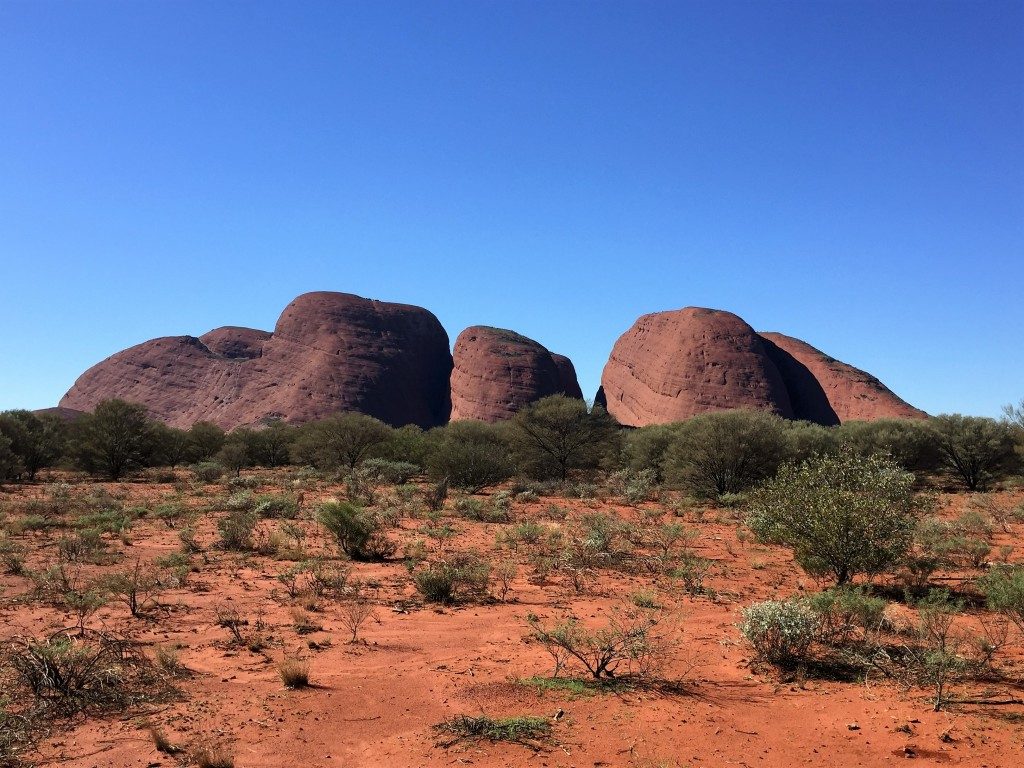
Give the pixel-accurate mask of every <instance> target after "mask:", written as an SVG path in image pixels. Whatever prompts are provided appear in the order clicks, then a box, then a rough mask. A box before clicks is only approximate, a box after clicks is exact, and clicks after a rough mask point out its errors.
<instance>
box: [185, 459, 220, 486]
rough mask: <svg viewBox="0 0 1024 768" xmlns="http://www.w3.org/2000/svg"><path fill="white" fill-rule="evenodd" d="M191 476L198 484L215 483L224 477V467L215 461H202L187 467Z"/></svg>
mask: <svg viewBox="0 0 1024 768" xmlns="http://www.w3.org/2000/svg"><path fill="white" fill-rule="evenodd" d="M189 471H191V472H192V476H193V477H194V478H195V479H196V480H198V481H199V482H200V483H207V484H209V483H215V482H217V481H218V480H220V479H221V478H222V477H224V467H222V466H221V465H220V464H218V463H217V462H215V461H203V462H200V463H199V464H193V465H192V466H191V467H189Z"/></svg>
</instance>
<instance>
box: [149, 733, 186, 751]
mask: <svg viewBox="0 0 1024 768" xmlns="http://www.w3.org/2000/svg"><path fill="white" fill-rule="evenodd" d="M149 737H150V738H151V739H153V746H154V747H156V751H157V752H163V753H164V754H165V755H177V754H178V753H180V752H181V747H179V746H178V745H177V744H175V743H173V742H172V741H171V740H170V738H169V737H168V736H167V732H166V731H164V729H163V728H150V729H149Z"/></svg>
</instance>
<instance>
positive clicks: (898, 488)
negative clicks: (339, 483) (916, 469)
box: [748, 451, 917, 585]
mask: <svg viewBox="0 0 1024 768" xmlns="http://www.w3.org/2000/svg"><path fill="white" fill-rule="evenodd" d="M913 485H914V476H913V475H911V474H909V473H908V472H904V471H903V470H902V469H901V468H900V467H899V466H897V465H896V464H895V463H894V462H893V460H892V459H890V458H888V457H885V456H878V455H876V456H866V457H865V456H857V455H855V454H852V453H850V452H846V451H844V452H842V453H840V454H837V455H834V456H819V457H817V458H815V459H812V460H810V461H806V462H804V463H803V464H800V465H799V466H793V465H787V466H784V467H783V468H782V469H781V470H780V471H779V473H778V476H777V477H776V478H775V479H773V480H771V481H769V482H768V483H766V484H765V485H764V486H763V487H762V488H760V489H759V490H758V491H757V493H756V494H755V496H754V499H753V502H752V512H751V515H750V517H749V519H748V523H749V525H750V527H751V528H752V529H753V531H754V532H755V533H756V534H757V535H758V537H759V538H760V539H761V540H762V541H767V542H772V543H781V544H785V545H787V546H789V547H791V548H792V549H793V556H794V557H795V558H796V561H797V563H799V564H800V566H801V567H802V568H803V569H804V570H805V571H807V572H808V573H809V574H811V575H813V576H825V575H831V576H832V577H833V578H835V580H836V583H837V584H840V585H842V584H846V583H847V582H848V581H849V580H850V579H851V578H853V577H854V576H855V575H857V574H859V573H866V574H875V573H880V572H882V571H885V570H887V569H889V568H892V567H894V566H896V565H898V564H899V563H900V562H902V561H903V559H904V557H905V556H906V554H907V552H908V551H909V549H910V544H911V540H912V538H913V534H914V527H915V524H916V521H917V506H916V504H915V499H914V493H913Z"/></svg>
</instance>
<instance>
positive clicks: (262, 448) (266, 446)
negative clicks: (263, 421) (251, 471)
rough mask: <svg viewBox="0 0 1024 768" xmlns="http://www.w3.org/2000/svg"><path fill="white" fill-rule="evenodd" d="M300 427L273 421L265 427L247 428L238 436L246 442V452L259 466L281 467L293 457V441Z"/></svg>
mask: <svg viewBox="0 0 1024 768" xmlns="http://www.w3.org/2000/svg"><path fill="white" fill-rule="evenodd" d="M297 434H298V428H297V427H293V426H290V425H288V424H285V423H283V422H281V421H273V422H271V423H270V424H268V425H267V427H266V428H265V429H253V430H245V431H243V432H242V433H241V434H240V435H239V436H238V437H239V438H240V439H241V440H242V441H243V442H244V443H245V448H246V452H247V454H248V456H249V458H250V460H251V461H252V463H253V464H254V465H256V466H257V467H281V466H284V465H285V464H287V463H288V461H289V459H290V458H291V447H292V442H293V441H294V440H295V438H296V436H297Z"/></svg>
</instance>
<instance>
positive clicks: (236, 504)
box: [224, 490, 256, 511]
mask: <svg viewBox="0 0 1024 768" xmlns="http://www.w3.org/2000/svg"><path fill="white" fill-rule="evenodd" d="M224 505H225V506H226V507H227V508H228V509H242V510H245V511H249V510H252V509H253V508H254V507H255V506H256V496H255V495H254V494H253V492H252V491H250V490H244V491H237V492H235V493H233V494H231V495H230V496H229V497H228V500H227V501H226V502H225V504H224Z"/></svg>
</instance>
